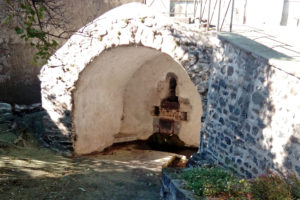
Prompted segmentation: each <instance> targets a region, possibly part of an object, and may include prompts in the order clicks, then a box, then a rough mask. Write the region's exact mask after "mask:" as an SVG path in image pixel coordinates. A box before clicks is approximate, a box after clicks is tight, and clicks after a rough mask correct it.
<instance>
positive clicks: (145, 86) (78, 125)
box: [73, 46, 202, 154]
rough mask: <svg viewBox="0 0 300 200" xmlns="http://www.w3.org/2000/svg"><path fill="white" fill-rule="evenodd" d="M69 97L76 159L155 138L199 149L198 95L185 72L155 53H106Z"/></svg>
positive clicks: (135, 49)
mask: <svg viewBox="0 0 300 200" xmlns="http://www.w3.org/2000/svg"><path fill="white" fill-rule="evenodd" d="M73 97H74V114H73V125H74V130H75V134H76V141H74V150H75V153H76V154H88V153H92V152H96V151H102V150H103V149H105V148H107V147H109V146H111V145H112V144H114V143H120V142H129V141H135V140H146V139H148V138H149V137H150V136H151V135H153V134H154V133H159V134H166V135H175V136H176V137H178V139H179V140H180V141H182V144H183V145H185V146H191V147H198V145H199V141H200V127H201V115H202V105H201V99H200V95H199V93H198V91H197V89H196V87H195V86H194V84H193V83H192V81H191V80H190V78H189V76H188V74H187V73H186V71H185V70H184V69H183V67H182V66H181V65H179V64H178V63H177V62H175V61H174V59H173V58H171V57H170V56H169V55H167V54H164V53H162V52H160V51H158V50H154V49H151V48H148V47H142V46H119V47H115V48H112V49H109V50H106V51H104V52H103V53H102V54H100V55H99V56H98V57H97V58H95V59H94V61H93V62H92V63H90V64H89V65H88V66H87V67H86V68H85V69H84V70H83V71H82V72H81V74H80V77H79V79H78V81H77V83H76V90H75V91H74V93H73Z"/></svg>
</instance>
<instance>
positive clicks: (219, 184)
mask: <svg viewBox="0 0 300 200" xmlns="http://www.w3.org/2000/svg"><path fill="white" fill-rule="evenodd" d="M181 176H182V178H183V179H184V180H186V182H187V187H188V188H189V189H191V190H192V191H193V192H194V193H195V194H197V195H199V196H203V197H226V198H234V197H239V198H246V197H247V195H248V191H249V184H248V181H246V180H244V179H242V180H239V179H238V178H237V177H236V176H235V175H234V174H232V173H229V172H227V171H225V170H224V169H222V168H220V167H213V168H194V169H192V170H188V171H185V172H183V173H182V175H181Z"/></svg>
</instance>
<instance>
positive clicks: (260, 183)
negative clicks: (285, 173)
mask: <svg viewBox="0 0 300 200" xmlns="http://www.w3.org/2000/svg"><path fill="white" fill-rule="evenodd" d="M250 192H251V196H252V198H253V199H257V200H289V199H291V200H292V195H291V192H290V187H289V186H288V184H287V183H286V182H285V180H283V179H282V178H281V177H279V176H278V175H276V174H267V175H261V176H259V177H257V178H256V179H254V180H253V181H252V182H251V186H250Z"/></svg>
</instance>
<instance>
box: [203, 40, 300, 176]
mask: <svg viewBox="0 0 300 200" xmlns="http://www.w3.org/2000/svg"><path fill="white" fill-rule="evenodd" d="M221 39H222V40H223V45H222V48H220V49H219V50H218V51H216V52H215V55H214V56H215V61H214V62H215V70H214V71H213V72H212V74H211V77H210V85H209V92H208V114H207V118H206V121H205V125H204V135H203V138H202V139H203V141H204V144H203V148H204V153H206V154H207V155H208V157H211V158H214V159H215V160H217V161H219V162H220V163H222V164H224V165H226V166H231V167H232V169H233V170H234V171H236V172H238V173H239V174H241V175H243V176H246V177H249V178H251V177H254V176H257V175H259V174H264V173H266V170H268V169H270V170H276V171H278V172H280V173H287V172H294V173H295V172H296V173H298V175H300V170H299V169H300V163H299V156H300V151H299V147H300V146H299V126H298V125H296V124H297V123H298V124H299V117H298V116H297V115H296V111H297V110H299V108H300V105H299V101H297V99H299V94H298V92H297V91H299V83H300V82H299V78H298V77H295V76H292V75H290V74H287V73H286V72H284V71H282V70H281V69H278V68H276V67H274V66H271V65H269V64H268V60H267V59H266V58H264V56H257V55H258V53H257V52H255V50H256V49H255V47H256V45H257V44H255V42H253V43H252V44H251V45H250V46H248V49H249V47H250V48H251V51H250V52H249V50H247V49H246V47H247V44H245V43H242V42H243V41H241V40H240V42H241V43H237V41H234V42H232V41H231V40H230V39H226V38H221ZM228 41H229V42H228ZM247 42H249V41H247ZM232 44H233V45H232ZM261 46H262V45H259V46H258V47H259V50H262V47H261ZM241 49H243V50H241ZM264 49H266V50H268V52H265V53H266V54H267V55H268V56H269V58H268V59H270V58H276V59H284V60H286V59H288V60H289V59H290V58H289V57H288V56H285V55H283V54H282V55H281V54H279V53H278V52H274V51H273V50H270V49H267V48H266V47H264ZM270 51H271V52H270ZM258 52H259V51H258ZM266 54H265V55H266ZM272 55H274V57H272ZM295 126H296V128H295ZM297 127H298V128H297ZM296 129H297V130H296Z"/></svg>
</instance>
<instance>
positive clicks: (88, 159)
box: [0, 142, 176, 200]
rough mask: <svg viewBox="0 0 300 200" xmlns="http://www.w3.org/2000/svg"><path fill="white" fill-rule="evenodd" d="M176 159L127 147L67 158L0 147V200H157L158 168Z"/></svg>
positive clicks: (32, 148)
mask: <svg viewBox="0 0 300 200" xmlns="http://www.w3.org/2000/svg"><path fill="white" fill-rule="evenodd" d="M175 155H176V154H174V153H169V152H162V151H154V150H149V149H148V150H147V148H140V145H137V144H127V145H121V146H118V147H114V148H111V149H110V150H108V151H106V152H105V153H102V154H97V155H90V156H84V157H74V158H67V157H63V156H61V155H60V154H58V153H55V152H53V151H51V150H49V149H47V148H44V147H41V146H40V145H24V147H19V146H16V145H11V144H6V143H1V142H0V156H1V157H0V199H1V200H6V199H11V200H17V199H22V200H27V199H28V200H34V199H38V200H40V199H43V200H50V199H70V200H75V199H84V200H89V199H97V200H102V199H103V200H123V199H124V200H135V199H138V200H158V199H160V195H159V192H160V171H161V168H162V166H163V165H166V164H167V163H168V162H169V161H170V159H172V158H174V156H175Z"/></svg>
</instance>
